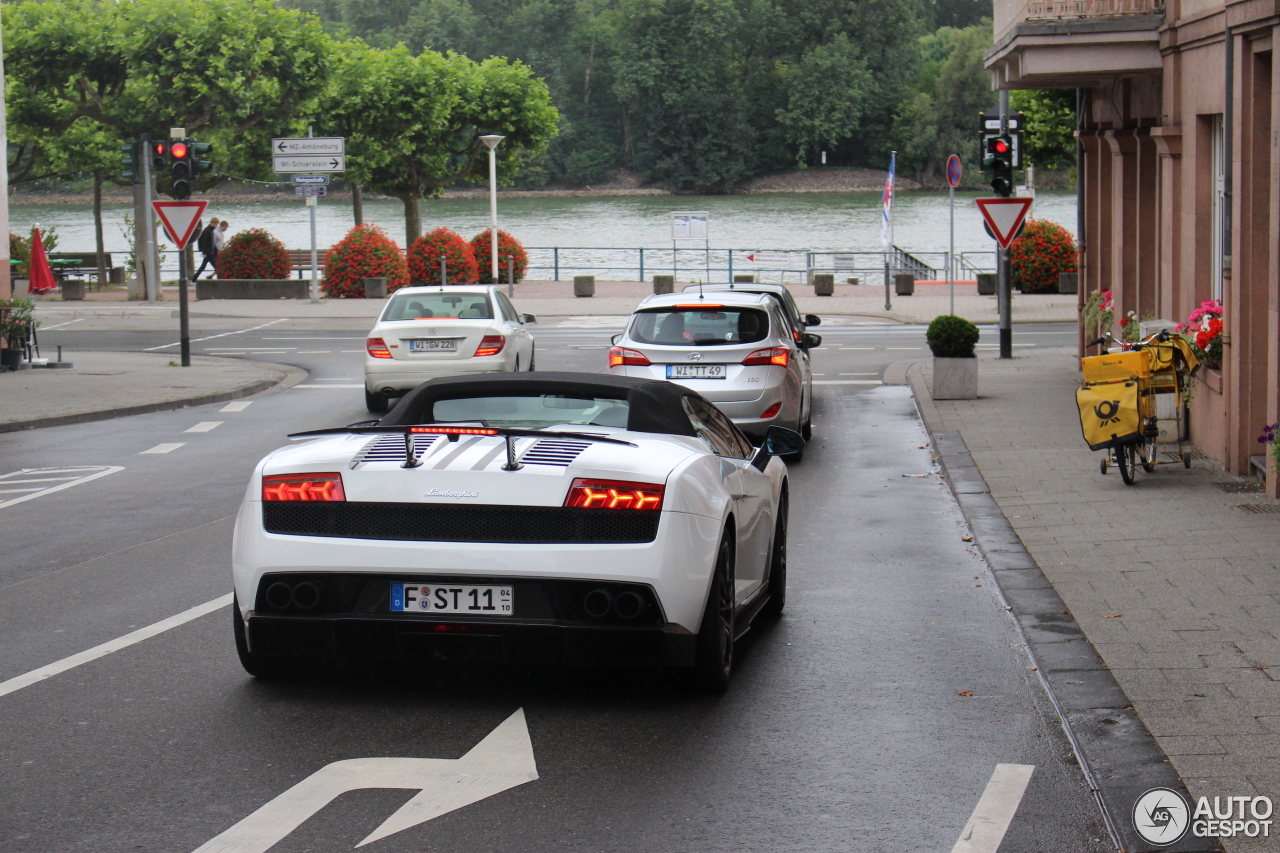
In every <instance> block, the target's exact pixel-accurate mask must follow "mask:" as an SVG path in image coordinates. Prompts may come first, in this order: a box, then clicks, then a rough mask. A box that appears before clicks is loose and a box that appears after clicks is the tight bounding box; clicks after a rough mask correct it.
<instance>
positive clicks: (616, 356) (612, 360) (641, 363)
mask: <svg viewBox="0 0 1280 853" xmlns="http://www.w3.org/2000/svg"><path fill="white" fill-rule="evenodd" d="M624 364H632V365H635V366H636V367H648V366H649V364H650V362H649V358H648V356H646V355H645V354H644V353H642V352H640V351H639V350H633V349H627V348H626V347H613V348H612V349H610V350H609V366H610V367H620V366H622V365H624Z"/></svg>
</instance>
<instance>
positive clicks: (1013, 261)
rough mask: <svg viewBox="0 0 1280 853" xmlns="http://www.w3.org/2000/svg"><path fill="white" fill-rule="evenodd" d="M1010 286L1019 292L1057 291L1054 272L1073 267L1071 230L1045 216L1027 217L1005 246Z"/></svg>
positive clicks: (1074, 243)
mask: <svg viewBox="0 0 1280 853" xmlns="http://www.w3.org/2000/svg"><path fill="white" fill-rule="evenodd" d="M1009 261H1010V266H1011V267H1012V268H1013V286H1014V287H1016V288H1018V289H1019V290H1021V291H1022V292H1023V293H1057V292H1058V273H1064V272H1075V271H1076V261H1077V255H1076V241H1075V238H1074V237H1072V236H1071V232H1069V231H1067V229H1065V228H1063V227H1062V226H1061V225H1059V224H1058V223H1056V222H1050V221H1049V220H1047V219H1029V220H1027V225H1026V227H1025V228H1023V229H1022V234H1021V235H1019V237H1018V239H1016V240H1014V241H1013V245H1012V246H1010V247H1009Z"/></svg>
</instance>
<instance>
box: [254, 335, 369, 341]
mask: <svg viewBox="0 0 1280 853" xmlns="http://www.w3.org/2000/svg"><path fill="white" fill-rule="evenodd" d="M262 339H263V340H264V341H363V340H364V338H331V337H329V336H327V335H289V336H288V337H284V338H269V337H267V336H266V335H263V336H262Z"/></svg>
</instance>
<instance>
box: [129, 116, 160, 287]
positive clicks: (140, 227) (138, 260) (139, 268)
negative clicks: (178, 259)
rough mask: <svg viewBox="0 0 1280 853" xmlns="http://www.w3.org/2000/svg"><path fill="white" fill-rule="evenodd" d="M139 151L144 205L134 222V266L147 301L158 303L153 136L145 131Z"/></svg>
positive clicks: (139, 143)
mask: <svg viewBox="0 0 1280 853" xmlns="http://www.w3.org/2000/svg"><path fill="white" fill-rule="evenodd" d="M138 149H139V150H138V153H139V155H140V157H141V159H142V163H141V166H142V207H140V208H139V209H138V212H137V217H136V219H135V220H134V223H133V266H134V271H135V272H138V273H140V274H141V275H142V283H143V286H144V287H145V288H146V289H147V303H148V304H150V305H155V304H156V297H157V295H158V294H159V290H160V280H159V278H158V277H157V276H156V270H155V269H153V268H152V260H153V259H154V258H155V253H154V252H153V251H152V248H154V246H155V242H156V236H155V229H153V228H152V227H151V223H152V222H153V221H154V217H153V216H152V214H151V189H152V187H154V186H155V179H154V176H153V175H152V174H151V137H150V135H148V134H146V133H144V134H142V135H141V137H139V142H138Z"/></svg>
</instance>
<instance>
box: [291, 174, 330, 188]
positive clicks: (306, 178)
mask: <svg viewBox="0 0 1280 853" xmlns="http://www.w3.org/2000/svg"><path fill="white" fill-rule="evenodd" d="M328 183H329V176H328V175H294V176H293V185H294V186H295V187H296V186H299V185H302V184H312V185H316V186H324V185H326V184H328Z"/></svg>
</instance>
